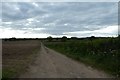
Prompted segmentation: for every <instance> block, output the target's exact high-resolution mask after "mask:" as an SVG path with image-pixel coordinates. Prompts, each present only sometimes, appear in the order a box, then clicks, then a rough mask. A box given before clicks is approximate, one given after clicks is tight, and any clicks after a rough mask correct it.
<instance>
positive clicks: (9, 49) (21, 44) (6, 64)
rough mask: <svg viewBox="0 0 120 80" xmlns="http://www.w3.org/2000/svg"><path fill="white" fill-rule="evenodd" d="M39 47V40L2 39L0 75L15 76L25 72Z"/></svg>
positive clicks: (4, 76)
mask: <svg viewBox="0 0 120 80" xmlns="http://www.w3.org/2000/svg"><path fill="white" fill-rule="evenodd" d="M39 49H40V41H37V40H25V41H22V40H20V41H3V42H2V77H3V78H10V77H17V76H18V75H19V74H21V73H23V72H25V70H26V69H27V68H28V66H29V65H30V64H31V63H32V62H33V60H34V57H35V56H36V54H37V52H38V50H39Z"/></svg>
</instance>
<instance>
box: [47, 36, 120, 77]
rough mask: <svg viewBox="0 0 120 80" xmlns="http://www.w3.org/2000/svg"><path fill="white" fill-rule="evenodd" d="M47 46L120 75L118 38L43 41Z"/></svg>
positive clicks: (92, 37) (119, 40) (119, 43)
mask: <svg viewBox="0 0 120 80" xmlns="http://www.w3.org/2000/svg"><path fill="white" fill-rule="evenodd" d="M45 45H46V46H47V47H49V48H52V49H55V50H56V51H58V52H61V53H63V54H65V55H66V56H68V57H71V58H73V59H75V60H78V61H82V62H84V63H86V64H89V65H91V66H92V67H96V68H98V69H102V70H104V71H105V72H108V73H110V74H112V75H115V76H117V77H118V76H120V63H119V61H120V53H119V51H120V49H119V45H120V38H119V37H117V38H96V37H94V36H91V37H90V38H86V39H83V40H76V39H74V40H68V41H66V42H45Z"/></svg>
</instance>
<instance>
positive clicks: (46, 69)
mask: <svg viewBox="0 0 120 80" xmlns="http://www.w3.org/2000/svg"><path fill="white" fill-rule="evenodd" d="M108 77H109V76H108V75H107V74H105V73H104V72H102V71H98V70H95V69H93V68H91V67H90V66H86V65H84V64H83V63H79V62H77V61H74V60H72V59H70V58H68V57H66V56H64V55H62V54H60V53H58V52H56V51H54V50H52V49H49V48H47V47H45V46H44V45H43V44H41V49H40V51H39V54H37V57H36V59H35V61H34V63H33V64H32V65H30V66H29V68H28V70H27V72H26V73H24V74H22V75H21V76H20V78H108Z"/></svg>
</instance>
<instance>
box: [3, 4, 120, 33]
mask: <svg viewBox="0 0 120 80" xmlns="http://www.w3.org/2000/svg"><path fill="white" fill-rule="evenodd" d="M36 4H37V5H38V7H36V6H34V5H33V4H32V3H23V2H20V3H3V4H2V9H3V12H2V17H3V18H2V20H3V22H4V21H5V22H13V24H12V25H8V24H3V26H5V27H11V28H13V29H19V30H23V28H45V29H44V30H40V31H39V30H37V31H36V30H33V32H35V33H41V32H43V33H49V34H53V35H62V34H63V33H64V32H74V31H85V30H90V31H91V30H97V29H100V28H103V27H106V26H111V25H117V17H118V16H117V14H118V12H117V8H118V5H117V3H115V2H101V3H97V2H78V3H76V2H64V3H63V2H62V3H49V2H43V3H42V2H38V3H36ZM16 7H17V8H19V10H16V9H15V8H16ZM29 18H32V19H34V21H32V22H31V23H30V25H26V24H29V22H28V21H27V19H29ZM64 24H68V25H64Z"/></svg>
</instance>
